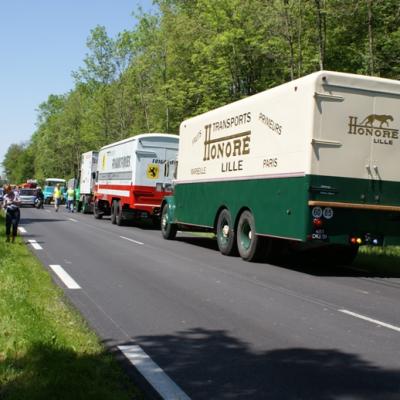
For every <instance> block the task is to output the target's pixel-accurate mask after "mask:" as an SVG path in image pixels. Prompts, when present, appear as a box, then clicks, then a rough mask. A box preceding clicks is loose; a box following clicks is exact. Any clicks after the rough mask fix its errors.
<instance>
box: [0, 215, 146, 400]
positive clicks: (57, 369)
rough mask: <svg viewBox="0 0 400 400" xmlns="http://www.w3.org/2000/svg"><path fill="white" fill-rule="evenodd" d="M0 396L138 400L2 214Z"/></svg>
mask: <svg viewBox="0 0 400 400" xmlns="http://www.w3.org/2000/svg"><path fill="white" fill-rule="evenodd" d="M0 398H1V399H7V400H13V399H18V400H20V399H58V400H62V399H96V400H97V399H110V400H114V399H115V400H116V399H118V400H120V399H139V398H142V397H141V395H140V394H139V392H138V391H137V390H136V388H135V387H134V386H133V384H132V383H131V382H130V381H129V380H128V378H127V377H126V376H125V375H124V374H123V372H122V370H121V368H120V366H119V364H118V363H117V362H116V360H115V359H114V358H113V356H112V355H111V354H109V353H108V352H107V351H106V350H105V348H104V347H103V346H102V345H101V344H100V342H99V339H98V338H97V336H96V335H95V334H94V333H93V332H91V331H90V329H89V328H88V327H87V325H86V324H85V321H84V320H83V319H82V318H81V316H80V315H79V314H78V313H77V312H76V311H75V310H74V309H73V308H72V307H71V306H69V305H68V303H67V302H65V298H64V296H63V292H62V291H61V289H59V288H57V287H56V286H55V285H54V284H53V282H52V280H51V277H50V275H49V274H48V273H47V272H46V271H45V269H44V268H43V266H42V265H41V264H40V263H39V262H38V261H37V260H36V258H35V257H32V254H31V253H30V252H29V250H28V249H27V248H26V246H25V245H23V242H22V241H21V239H19V240H18V241H17V242H16V243H15V244H10V243H5V240H4V219H3V218H2V217H1V216H0Z"/></svg>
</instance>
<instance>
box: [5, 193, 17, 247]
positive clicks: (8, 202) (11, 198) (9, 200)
mask: <svg viewBox="0 0 400 400" xmlns="http://www.w3.org/2000/svg"><path fill="white" fill-rule="evenodd" d="M20 205H21V201H20V199H19V194H18V192H16V191H13V190H12V187H11V185H8V186H6V190H5V196H4V198H3V208H4V209H5V211H6V242H9V241H10V234H11V242H12V243H14V241H15V238H16V236H17V232H18V224H19V220H20V217H21V213H20V211H19V206H20ZM11 228H12V230H11Z"/></svg>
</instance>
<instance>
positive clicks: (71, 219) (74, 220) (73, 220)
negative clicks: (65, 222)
mask: <svg viewBox="0 0 400 400" xmlns="http://www.w3.org/2000/svg"><path fill="white" fill-rule="evenodd" d="M68 219H69V220H70V221H72V222H78V221H77V220H76V219H73V218H68Z"/></svg>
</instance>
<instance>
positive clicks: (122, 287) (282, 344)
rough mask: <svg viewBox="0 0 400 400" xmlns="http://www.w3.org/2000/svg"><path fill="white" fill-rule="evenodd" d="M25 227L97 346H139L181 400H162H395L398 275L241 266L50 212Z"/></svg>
mask: <svg viewBox="0 0 400 400" xmlns="http://www.w3.org/2000/svg"><path fill="white" fill-rule="evenodd" d="M21 226H22V227H23V228H25V229H26V233H24V237H25V240H26V241H27V242H28V240H36V242H37V244H38V246H34V245H35V243H34V244H33V245H32V246H31V245H30V246H31V247H32V252H34V253H35V254H36V255H37V257H39V259H40V260H41V261H42V262H43V264H44V266H45V267H46V268H48V269H49V271H50V273H51V274H52V276H53V277H54V281H55V282H56V283H57V284H59V286H60V287H62V288H63V289H64V290H65V293H66V294H67V296H68V297H69V298H70V300H71V301H72V303H73V304H74V305H75V306H76V307H77V308H78V309H79V310H80V311H81V313H82V314H83V316H84V317H85V318H86V319H87V321H88V322H89V324H90V326H92V327H93V328H94V329H95V330H96V331H97V333H98V334H99V336H100V337H101V338H102V339H103V340H104V342H105V343H106V344H107V345H108V346H111V347H114V346H131V345H138V346H140V348H141V349H142V350H143V351H144V352H145V353H146V354H147V355H149V356H150V357H151V359H152V361H153V362H154V363H156V364H157V365H158V366H159V367H160V368H161V369H162V370H163V371H164V372H165V373H166V374H167V375H168V377H169V378H170V379H171V380H172V382H173V383H174V384H176V385H177V386H178V387H179V388H180V389H181V391H182V392H180V394H175V395H165V396H164V398H171V399H172V398H184V396H183V395H182V393H184V394H185V395H186V396H188V397H189V398H191V399H245V400H247V399H288V400H302V399H304V400H309V399H322V400H332V399H341V400H344V399H346V400H348V399H357V400H361V399H385V400H388V399H389V400H391V399H400V279H399V278H398V277H397V278H396V277H390V276H387V277H377V276H368V275H367V274H365V273H363V272H360V271H355V270H352V269H347V268H336V269H332V268H331V269H327V268H325V267H324V266H323V265H321V266H320V267H319V268H313V269H311V268H300V267H298V266H297V265H295V263H294V264H293V265H290V266H285V267H283V266H273V265H268V264H265V263H254V264H253V263H246V262H243V261H242V260H241V259H240V258H233V257H225V256H222V255H221V254H220V253H219V252H218V251H217V248H216V244H215V242H214V241H212V240H210V239H205V238H200V237H191V236H190V235H187V234H186V235H185V234H178V238H177V240H175V241H166V240H164V239H163V238H162V237H161V233H160V232H159V231H157V230H153V229H150V228H146V226H142V227H140V226H136V227H134V226H129V227H119V226H115V225H111V223H110V221H109V219H106V218H105V219H103V220H95V219H94V218H93V216H92V215H82V214H70V213H67V212H66V211H65V210H64V209H62V210H61V211H60V212H58V213H55V212H54V210H53V208H51V207H48V208H46V209H45V210H36V209H28V208H24V209H23V210H22V221H21ZM34 247H41V248H42V249H39V250H35V249H34ZM49 265H60V266H61V267H62V268H63V269H64V270H65V271H66V272H67V273H68V274H69V275H70V276H71V277H72V278H73V279H74V280H75V282H76V283H77V284H78V285H79V287H80V289H68V288H67V287H66V286H65V284H64V282H63V281H62V280H60V278H59V277H58V276H56V275H55V274H54V272H53V271H52V270H51V269H50V268H49ZM150 369H151V368H150ZM153 370H154V368H153ZM181 395H182V396H181Z"/></svg>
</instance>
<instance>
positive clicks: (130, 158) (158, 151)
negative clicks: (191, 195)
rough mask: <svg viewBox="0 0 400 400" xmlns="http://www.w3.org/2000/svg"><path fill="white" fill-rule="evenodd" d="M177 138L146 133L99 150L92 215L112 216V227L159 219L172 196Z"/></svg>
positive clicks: (98, 216)
mask: <svg viewBox="0 0 400 400" xmlns="http://www.w3.org/2000/svg"><path fill="white" fill-rule="evenodd" d="M178 144H179V136H177V135H170V134H163V133H148V134H141V135H137V136H134V137H131V138H129V139H125V140H121V141H119V142H116V143H112V144H109V145H107V146H104V147H102V148H101V149H100V152H99V158H98V177H97V183H96V185H95V193H94V215H95V218H97V219H98V218H102V216H103V215H111V222H112V223H113V224H118V225H121V224H122V222H123V221H124V220H126V219H135V218H139V217H152V218H154V219H155V220H157V219H158V218H159V215H160V206H161V202H162V200H163V198H164V196H165V195H167V194H170V193H171V189H172V178H173V172H174V164H175V163H176V157H177V151H178Z"/></svg>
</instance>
